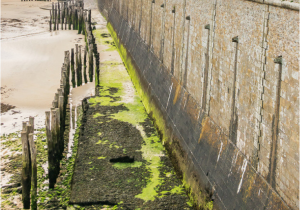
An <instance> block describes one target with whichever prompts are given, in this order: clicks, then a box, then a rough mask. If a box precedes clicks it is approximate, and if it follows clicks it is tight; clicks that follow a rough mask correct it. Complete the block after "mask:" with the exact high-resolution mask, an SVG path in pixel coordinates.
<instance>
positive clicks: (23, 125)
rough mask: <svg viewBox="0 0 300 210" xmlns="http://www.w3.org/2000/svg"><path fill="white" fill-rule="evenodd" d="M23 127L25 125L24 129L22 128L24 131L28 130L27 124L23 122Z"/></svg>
mask: <svg viewBox="0 0 300 210" xmlns="http://www.w3.org/2000/svg"><path fill="white" fill-rule="evenodd" d="M22 125H23V127H22V131H26V129H27V122H25V121H24V122H22Z"/></svg>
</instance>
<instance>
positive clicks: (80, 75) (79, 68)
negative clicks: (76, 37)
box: [78, 46, 82, 86]
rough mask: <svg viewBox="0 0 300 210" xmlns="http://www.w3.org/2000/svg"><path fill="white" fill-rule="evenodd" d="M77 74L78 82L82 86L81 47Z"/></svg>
mask: <svg viewBox="0 0 300 210" xmlns="http://www.w3.org/2000/svg"><path fill="white" fill-rule="evenodd" d="M78 64H79V65H78V73H79V82H80V85H79V86H81V85H82V58H81V46H79V57H78Z"/></svg>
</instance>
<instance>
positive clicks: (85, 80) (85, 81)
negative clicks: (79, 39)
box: [83, 46, 87, 84]
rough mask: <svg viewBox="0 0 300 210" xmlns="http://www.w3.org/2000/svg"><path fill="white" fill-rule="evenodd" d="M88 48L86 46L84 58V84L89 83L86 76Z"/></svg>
mask: <svg viewBox="0 0 300 210" xmlns="http://www.w3.org/2000/svg"><path fill="white" fill-rule="evenodd" d="M86 48H87V47H86V46H85V48H84V56H83V68H84V72H83V76H84V83H85V84H86V83H87V76H86V51H87V49H86Z"/></svg>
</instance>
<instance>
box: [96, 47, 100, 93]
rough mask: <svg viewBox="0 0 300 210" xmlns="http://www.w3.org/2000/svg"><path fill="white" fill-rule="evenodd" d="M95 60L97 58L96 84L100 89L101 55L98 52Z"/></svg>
mask: <svg viewBox="0 0 300 210" xmlns="http://www.w3.org/2000/svg"><path fill="white" fill-rule="evenodd" d="M95 58H96V72H95V75H96V78H95V82H96V87H99V86H100V55H99V53H98V52H97V53H96V55H95Z"/></svg>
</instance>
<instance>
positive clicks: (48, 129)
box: [46, 111, 55, 189]
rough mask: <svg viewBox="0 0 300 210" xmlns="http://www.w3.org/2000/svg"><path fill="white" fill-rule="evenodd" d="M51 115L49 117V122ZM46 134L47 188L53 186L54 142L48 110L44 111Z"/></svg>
mask: <svg viewBox="0 0 300 210" xmlns="http://www.w3.org/2000/svg"><path fill="white" fill-rule="evenodd" d="M52 120H53V117H51V123H53V122H52ZM46 134H47V144H48V176H49V188H52V189H53V188H54V184H55V160H54V158H55V157H54V142H53V138H52V135H51V134H52V129H51V127H50V111H47V112H46Z"/></svg>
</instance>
